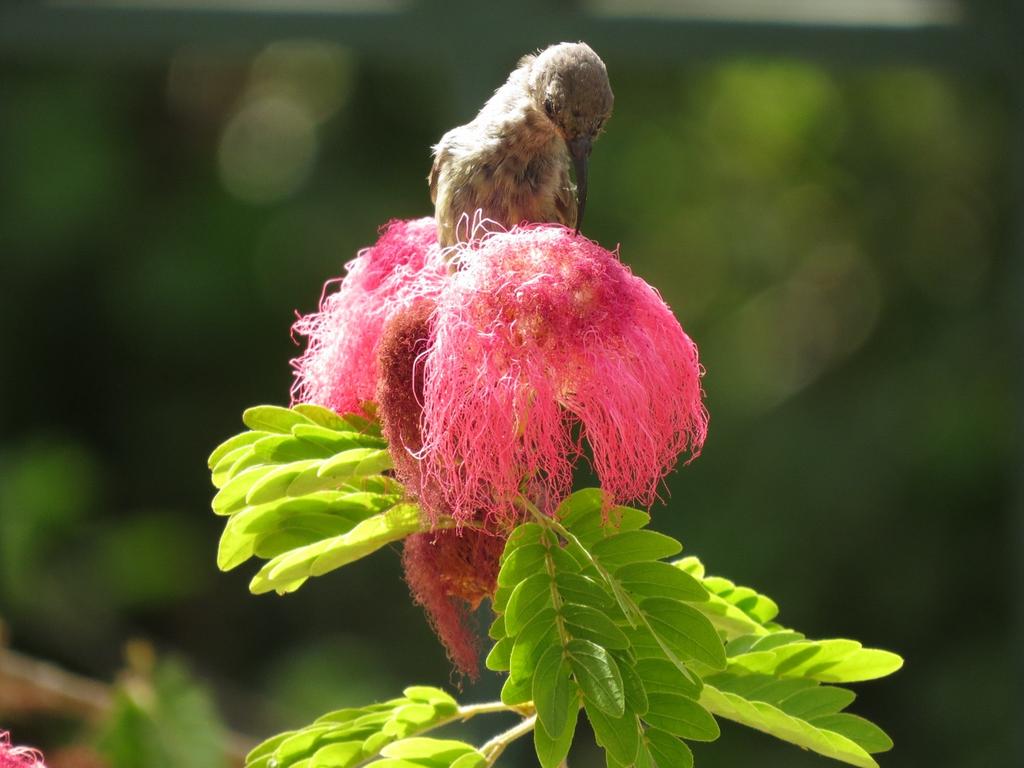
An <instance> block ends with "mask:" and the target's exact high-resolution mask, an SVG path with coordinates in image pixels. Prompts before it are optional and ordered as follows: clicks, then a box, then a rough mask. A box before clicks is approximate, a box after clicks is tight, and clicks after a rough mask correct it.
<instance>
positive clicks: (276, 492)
mask: <svg viewBox="0 0 1024 768" xmlns="http://www.w3.org/2000/svg"><path fill="white" fill-rule="evenodd" d="M359 450H362V449H359ZM322 466H323V464H322V462H321V460H320V459H302V460H300V461H293V462H291V463H289V464H282V465H280V466H276V467H273V466H272V467H268V468H267V471H265V472H264V473H263V475H262V476H261V477H260V478H258V479H257V480H256V482H254V483H253V484H252V485H251V486H250V487H249V490H248V492H247V493H246V495H245V503H246V504H249V505H252V504H263V503H266V502H268V501H274V500H275V499H279V498H281V497H282V496H285V495H289V494H288V489H289V486H291V484H292V482H294V480H295V479H296V478H297V477H298V476H299V475H301V474H302V473H303V472H305V471H306V470H309V469H313V468H316V469H317V470H318V471H319V468H320V467H322ZM229 485H230V484H229ZM218 495H219V494H218Z"/></svg>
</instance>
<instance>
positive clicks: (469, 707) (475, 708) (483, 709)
mask: <svg viewBox="0 0 1024 768" xmlns="http://www.w3.org/2000/svg"><path fill="white" fill-rule="evenodd" d="M494 712H515V713H516V714H517V715H529V714H533V707H528V706H526V705H524V704H517V705H515V706H514V707H510V706H509V705H508V704H506V703H505V702H503V701H488V702H486V703H484V704H466V705H465V706H463V707H459V711H458V713H457V714H456V715H454V716H453V717H452V718H450V719H448V720H445V721H444V722H445V723H450V722H453V721H454V720H462V721H463V722H465V721H466V720H469V719H470V718H473V717H476V716H477V715H489V714H493V713H494Z"/></svg>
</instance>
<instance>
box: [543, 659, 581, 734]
mask: <svg viewBox="0 0 1024 768" xmlns="http://www.w3.org/2000/svg"><path fill="white" fill-rule="evenodd" d="M569 674H570V669H569V663H568V662H567V661H566V660H565V658H564V657H563V655H562V647H561V646H560V645H552V646H550V647H549V648H548V649H547V650H546V651H545V652H544V654H543V655H542V656H541V657H540V659H539V660H538V662H537V667H536V671H535V672H534V675H533V703H534V706H535V707H536V708H537V718H538V719H539V720H540V722H541V723H542V724H543V726H544V729H545V730H546V731H547V733H549V734H551V735H552V736H554V737H555V738H556V739H557V738H558V736H560V735H561V734H562V731H563V730H565V727H566V723H567V722H568V712H569V702H570V701H571V700H574V699H575V698H576V697H575V691H574V690H573V688H574V686H573V685H572V681H571V680H570V679H569Z"/></svg>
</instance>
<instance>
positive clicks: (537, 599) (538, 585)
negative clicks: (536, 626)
mask: <svg viewBox="0 0 1024 768" xmlns="http://www.w3.org/2000/svg"><path fill="white" fill-rule="evenodd" d="M550 606H551V577H550V576H548V574H547V572H546V571H544V572H542V573H535V574H533V575H532V576H529V577H527V578H526V579H524V580H523V581H521V582H519V584H517V585H516V587H515V589H513V590H512V594H511V595H510V596H509V599H508V604H507V605H506V607H505V631H506V632H507V633H508V634H509V636H513V637H514V636H515V635H517V634H518V633H519V632H520V630H522V628H523V627H524V626H526V624H527V623H528V622H529V621H530V620H531V619H532V618H533V617H535V616H536V615H537V614H538V613H540V612H542V611H543V610H544V609H546V608H549V607H550Z"/></svg>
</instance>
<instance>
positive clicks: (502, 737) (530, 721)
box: [480, 715, 537, 766]
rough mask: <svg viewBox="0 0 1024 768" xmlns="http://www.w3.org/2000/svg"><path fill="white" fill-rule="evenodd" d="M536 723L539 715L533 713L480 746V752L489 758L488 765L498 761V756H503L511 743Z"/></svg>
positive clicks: (526, 732)
mask: <svg viewBox="0 0 1024 768" xmlns="http://www.w3.org/2000/svg"><path fill="white" fill-rule="evenodd" d="M536 725H537V716H536V715H531V716H530V717H528V718H526V719H525V720H523V721H522V722H521V723H519V725H515V726H513V727H511V728H509V729H508V730H507V731H505V732H504V733H499V734H498V735H497V736H495V737H494V738H493V739H491V740H490V741H488V742H487V743H486V744H484V745H483V746H482V747H480V753H481V754H483V756H484V757H485V758H486V759H487V765H488V766H491V765H494V764H495V763H496V762H498V758H499V757H501V753H502V752H504V751H505V749H506V748H507V747H508V745H509V744H511V743H512V742H513V741H515V740H516V739H518V738H520V737H521V736H525V735H526V734H528V733H529V732H530V731H532V730H533V729H534V727H535V726H536Z"/></svg>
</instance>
